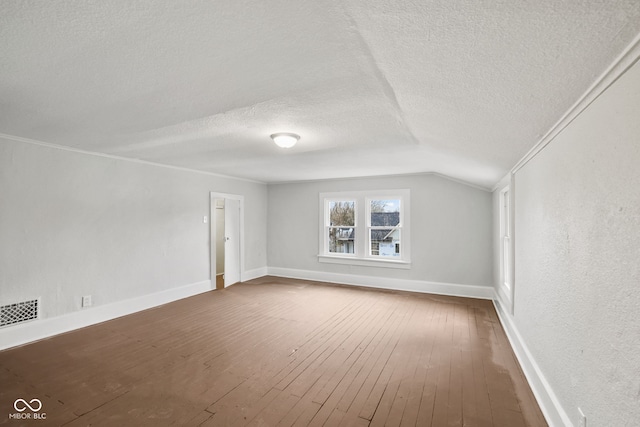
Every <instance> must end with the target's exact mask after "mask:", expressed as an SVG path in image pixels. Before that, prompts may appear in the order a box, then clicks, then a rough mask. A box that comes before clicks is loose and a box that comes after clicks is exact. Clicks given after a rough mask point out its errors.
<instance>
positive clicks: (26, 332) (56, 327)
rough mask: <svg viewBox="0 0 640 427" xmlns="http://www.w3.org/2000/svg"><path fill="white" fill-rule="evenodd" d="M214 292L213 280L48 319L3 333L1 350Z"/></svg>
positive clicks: (12, 327)
mask: <svg viewBox="0 0 640 427" xmlns="http://www.w3.org/2000/svg"><path fill="white" fill-rule="evenodd" d="M210 290H211V280H204V281H202V282H197V283H192V284H190V285H185V286H180V287H177V288H172V289H167V290H165V291H160V292H156V293H153V294H148V295H143V296H140V297H136V298H131V299H127V300H124V301H118V302H114V303H111V304H105V305H99V306H95V307H90V308H84V309H82V310H80V311H75V312H73V313H69V314H64V315H62V316H56V317H51V318H46V319H38V320H33V321H30V322H26V323H23V324H19V325H14V326H9V327H6V328H3V329H0V350H4V349H7V348H11V347H16V346H19V345H23V344H27V343H30V342H33V341H37V340H41V339H44V338H49V337H52V336H54V335H58V334H61V333H64V332H69V331H72V330H74V329H79V328H84V327H85V326H90V325H94V324H96V323H101V322H105V321H107V320H111V319H115V318H117V317H121V316H125V315H127V314H132V313H135V312H138V311H142V310H146V309H148V308H153V307H157V306H159V305H162V304H167V303H170V302H172V301H176V300H179V299H182V298H187V297H190V296H193V295H197V294H201V293H203V292H207V291H210Z"/></svg>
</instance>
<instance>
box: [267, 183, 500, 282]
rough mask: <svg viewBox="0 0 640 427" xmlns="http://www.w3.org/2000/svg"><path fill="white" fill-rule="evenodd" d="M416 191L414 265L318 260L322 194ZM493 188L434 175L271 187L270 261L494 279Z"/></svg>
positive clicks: (434, 277)
mask: <svg viewBox="0 0 640 427" xmlns="http://www.w3.org/2000/svg"><path fill="white" fill-rule="evenodd" d="M404 188H408V189H410V190H411V246H412V248H411V260H412V266H411V269H410V270H397V269H387V268H378V267H363V266H349V265H335V264H325V263H319V262H318V227H319V218H318V216H319V207H318V204H319V193H321V192H334V191H348V190H385V189H404ZM491 212H492V208H491V193H489V192H487V191H483V190H479V189H476V188H473V187H470V186H468V185H464V184H460V183H458V182H454V181H451V180H448V179H445V178H441V177H439V176H435V175H414V176H398V177H384V178H362V179H349V180H328V181H315V182H308V183H295V184H274V185H269V227H268V233H269V234H268V236H269V239H268V240H269V243H268V252H269V260H268V262H269V267H282V268H293V269H301V270H311V271H323V272H330V273H343V274H357V275H364V276H379V277H392V278H399V279H411V280H424V281H432V282H444V283H455V284H464V285H479V286H489V285H490V284H491V283H492V264H491V260H492V253H491V250H492V249H491V229H492V226H491Z"/></svg>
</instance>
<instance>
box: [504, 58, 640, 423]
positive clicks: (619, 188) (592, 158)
mask: <svg viewBox="0 0 640 427" xmlns="http://www.w3.org/2000/svg"><path fill="white" fill-rule="evenodd" d="M515 183H516V189H515V230H516V235H515V257H516V258H515V259H516V270H515V313H514V315H513V316H510V315H508V314H504V313H503V316H506V318H507V319H508V321H509V322H512V326H513V327H514V330H516V331H517V332H518V333H519V335H520V338H521V341H522V343H524V345H525V346H526V347H528V350H529V352H530V355H531V358H532V360H533V361H534V363H535V364H537V366H538V368H539V372H540V374H541V376H543V377H545V379H546V381H547V382H548V386H549V388H550V389H551V390H552V394H555V398H556V403H557V404H558V407H559V410H560V412H564V413H565V414H566V417H567V418H566V421H565V422H571V423H573V424H574V425H578V424H579V417H578V408H579V407H580V408H582V410H583V412H584V414H585V415H586V417H587V424H588V425H589V426H632V425H633V426H636V425H638V423H639V420H640V65H639V64H636V65H635V66H633V67H632V68H631V69H630V70H629V71H627V72H626V73H625V74H624V75H623V76H622V77H621V78H620V79H619V80H618V81H617V82H615V83H614V84H613V85H612V86H611V87H610V88H609V89H607V90H606V91H605V92H604V93H603V94H602V95H601V96H600V97H599V98H598V99H596V100H595V102H594V103H592V104H591V105H590V106H589V107H587V109H586V110H585V111H583V112H582V114H581V115H580V116H578V117H577V118H576V119H575V120H574V121H573V122H572V123H570V124H569V125H568V127H566V128H565V129H564V130H563V131H562V133H560V134H559V135H558V136H557V137H556V138H555V139H554V140H553V141H552V142H551V143H550V144H549V145H548V146H547V147H546V148H544V149H543V150H542V151H541V152H540V153H538V154H537V156H536V157H534V158H533V159H532V160H530V161H529V162H528V163H527V164H526V165H525V166H524V167H522V168H521V169H519V170H517V171H516V174H515ZM495 214H496V215H497V214H498V211H497V210H496V212H495Z"/></svg>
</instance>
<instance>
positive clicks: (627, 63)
mask: <svg viewBox="0 0 640 427" xmlns="http://www.w3.org/2000/svg"><path fill="white" fill-rule="evenodd" d="M639 60H640V34H638V35H637V36H636V37H635V38H634V39H633V41H632V42H631V43H630V44H629V45H628V46H627V47H626V48H625V49H624V50H623V51H622V53H621V54H620V55H619V56H618V57H617V58H616V59H615V60H614V61H613V63H612V64H611V65H610V66H609V67H608V68H607V69H606V70H605V71H604V73H602V74H601V75H600V77H598V78H597V79H596V81H595V82H594V83H593V84H592V85H591V86H590V87H589V89H587V91H586V92H585V93H584V94H583V95H582V96H581V97H580V98H579V99H578V100H577V101H576V102H575V104H573V105H572V106H571V108H569V110H568V111H567V112H566V113H565V114H564V115H563V116H562V117H561V118H560V120H558V121H557V122H556V124H555V125H553V127H552V128H551V129H549V131H548V132H547V133H546V134H544V135H543V137H542V138H541V139H540V141H538V143H537V144H536V145H534V146H533V148H531V150H529V151H528V152H527V154H525V155H524V157H522V159H520V161H518V163H516V164H515V165H514V166H513V168H511V171H509V173H508V174H507V175H510V174H515V173H516V172H518V171H519V170H520V169H522V168H523V167H524V166H525V165H526V164H527V163H529V161H530V160H532V159H533V158H534V157H536V156H537V155H538V153H539V152H540V151H542V150H543V149H544V148H545V147H546V146H547V145H549V144H550V143H551V141H553V140H554V139H555V138H556V137H557V136H558V135H559V134H560V133H561V132H562V131H563V130H564V129H565V128H566V127H567V126H569V124H571V122H573V121H574V120H575V119H576V118H577V117H578V116H580V114H582V112H583V111H584V110H586V109H587V107H589V105H591V104H592V103H593V102H594V101H595V100H596V99H598V98H599V97H600V95H602V94H603V93H604V92H605V91H606V90H607V89H608V88H609V87H610V86H611V85H612V84H613V83H615V82H616V81H617V80H618V79H619V78H620V77H622V75H624V73H626V72H627V70H629V69H630V68H631V67H633V66H634V65H635V64H636V63H637V62H638V61H639ZM501 182H502V180H501V181H500V182H498V183H497V184H496V185H495V186H494V187H493V189H492V191H496V190H497V189H498V188H499V187H500V183H501Z"/></svg>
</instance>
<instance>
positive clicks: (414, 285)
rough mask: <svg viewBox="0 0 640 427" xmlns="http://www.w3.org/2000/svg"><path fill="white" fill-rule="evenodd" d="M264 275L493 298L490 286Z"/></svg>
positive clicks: (282, 271) (283, 271) (301, 273)
mask: <svg viewBox="0 0 640 427" xmlns="http://www.w3.org/2000/svg"><path fill="white" fill-rule="evenodd" d="M267 272H268V274H269V275H270V276H279V277H287V278H291V279H302V280H314V281H319V282H330V283H339V284H342V285H354V286H364V287H368V288H377V289H389V290H395V291H408V292H419V293H427V294H438V295H449V296H457V297H467V298H479V299H493V297H494V291H493V287H490V286H473V285H460V284H455V283H441V282H428V281H424V280H407V279H394V278H389V277H375V276H363V275H356V274H340V273H327V272H323V271H312V270H297V269H293V268H280V267H268V268H267Z"/></svg>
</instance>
